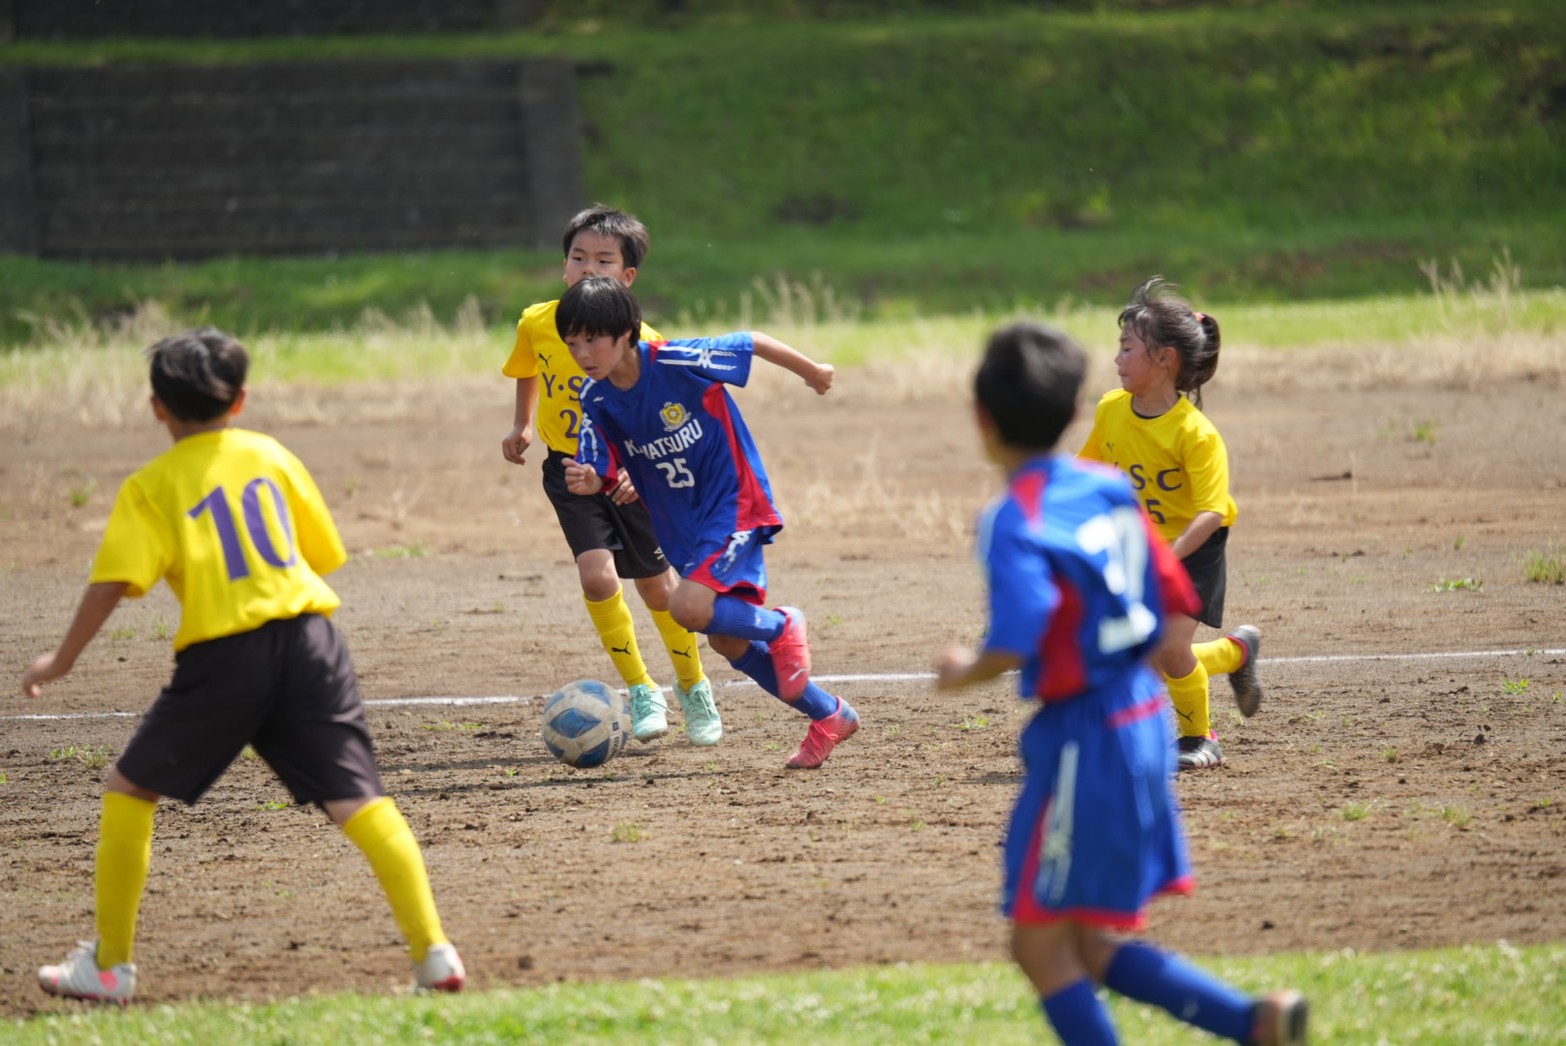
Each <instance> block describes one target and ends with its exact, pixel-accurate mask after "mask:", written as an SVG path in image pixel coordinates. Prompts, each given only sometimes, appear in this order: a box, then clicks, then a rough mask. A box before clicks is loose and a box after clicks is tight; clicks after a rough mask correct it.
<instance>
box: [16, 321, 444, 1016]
mask: <svg viewBox="0 0 1566 1046" xmlns="http://www.w3.org/2000/svg"><path fill="white" fill-rule="evenodd" d="M147 355H148V358H149V359H150V361H151V379H152V411H153V414H154V415H155V416H156V417H157V419H158V421H159V422H160V423H161V424H162V425H163V427H164V428H165V429H167V430H168V433H169V436H170V437H172V439H173V440H174V446H172V447H171V448H169V449H168V450H167V451H165V452H164V453H163V454H161V455H159V456H158V457H157V458H154V459H153V460H152V461H151V462H149V463H148V464H147V465H145V466H143V467H142V468H141V469H140V470H138V471H137V472H136V473H135V474H133V475H132V476H131V477H130V478H129V479H127V480H126V481H125V483H124V484H123V485H122V486H121V487H120V491H119V494H118V495H117V496H116V497H115V499H114V510H113V511H112V512H111V513H110V515H109V523H108V526H107V528H106V529H105V530H104V533H103V539H102V541H101V542H100V544H99V547H98V554H97V557H96V558H95V559H94V560H93V565H92V575H91V578H90V580H89V582H88V585H87V590H86V592H84V593H83V594H82V598H81V603H80V605H79V606H78V608H77V611H76V616H75V618H74V619H73V620H72V622H71V624H70V626H69V627H68V628H67V629H66V632H65V636H64V638H63V639H61V640H60V644H59V646H58V647H57V648H56V649H55V650H54V651H53V652H52V653H48V654H44V655H43V656H42V657H39V658H38V659H37V660H36V661H34V662H33V663H32V665H30V666H29V667H28V669H27V671H26V672H24V673H23V674H22V692H23V693H25V694H27V695H28V696H29V697H37V696H39V693H40V688H41V687H42V686H43V685H44V684H46V683H49V682H51V681H53V680H55V679H59V678H60V677H61V676H64V675H65V674H66V673H68V672H70V671H71V669H72V668H73V667H74V666H75V664H76V659H77V657H78V656H79V655H80V654H81V652H82V650H83V649H84V648H85V647H86V646H87V644H88V642H89V641H91V639H92V638H93V636H94V635H96V634H97V633H98V631H99V629H101V628H102V627H103V625H104V623H105V622H106V621H107V620H108V619H109V615H110V614H112V613H113V612H114V608H115V607H116V606H118V605H119V602H120V600H121V599H123V598H125V597H127V596H130V597H132V598H134V597H137V596H141V595H144V594H145V593H146V592H147V590H148V589H150V588H152V587H153V586H154V585H156V584H157V583H158V582H159V581H160V580H163V581H167V582H168V585H169V588H170V589H172V590H173V592H174V595H175V596H176V597H178V599H179V601H180V623H179V630H178V632H176V633H175V635H174V663H175V664H174V676H173V678H172V679H171V680H170V681H169V684H168V686H166V687H165V688H164V689H163V692H162V693H160V694H159V695H158V698H157V700H156V701H154V702H153V704H152V707H151V708H150V709H149V710H148V711H147V714H146V715H145V716H144V717H142V720H141V725H140V726H138V727H137V728H136V732H135V734H134V735H132V737H131V739H130V742H129V743H128V744H127V745H126V746H125V751H124V752H122V753H121V754H120V757H119V759H118V760H117V761H116V762H115V764H114V766H113V767H112V768H111V769H110V770H109V774H108V780H107V782H106V783H105V786H104V793H103V809H102V814H101V817H100V820H99V827H98V849H97V856H96V863H95V876H94V884H95V894H96V899H97V909H96V923H97V931H98V935H97V939H96V940H95V941H88V942H84V943H83V944H82V946H81V947H79V948H77V949H76V950H74V951H72V952H71V953H70V955H69V956H67V957H66V959H65V961H64V962H62V963H59V964H57V965H50V966H44V967H41V968H40V969H39V971H38V982H39V984H40V985H41V986H42V987H43V990H44V991H46V992H48V993H49V994H51V995H59V996H64V997H66V998H72V999H85V1000H88V1001H91V1002H106V1003H117V1004H119V1005H121V1006H124V1005H125V1004H126V1003H128V1002H129V1001H130V999H131V996H132V995H133V994H134V992H135V989H136V966H135V964H134V963H132V962H131V958H132V949H133V946H134V943H135V937H136V918H137V913H138V911H139V909H140V906H141V897H142V892H143V890H144V889H145V887H146V884H147V875H148V871H149V869H150V866H151V863H152V827H153V811H154V810H155V809H156V807H157V803H158V800H159V799H160V798H161V797H163V796H172V797H173V798H175V799H179V800H182V801H184V802H185V803H187V804H189V805H192V806H194V805H195V803H196V801H197V800H198V799H200V798H201V796H202V795H204V794H205V793H206V791H207V789H209V788H210V787H212V785H213V783H214V782H215V781H216V780H217V779H218V777H219V776H221V775H222V773H223V771H224V770H226V769H228V766H229V764H230V763H232V762H233V761H234V760H235V759H237V758H238V757H239V753H240V752H241V751H242V750H243V749H244V747H245V746H246V745H251V746H253V747H254V749H255V751H256V753H257V754H258V755H259V756H260V757H261V758H262V759H263V760H265V761H266V763H267V765H268V766H270V767H271V768H272V769H273V770H274V771H275V772H276V773H277V776H278V777H279V778H281V779H282V781H283V783H284V784H286V785H287V786H288V790H289V791H290V792H291V793H293V796H294V800H295V801H296V802H298V803H300V804H301V805H302V804H304V803H315V804H316V805H317V806H319V807H320V808H321V809H322V810H323V811H325V813H326V815H327V816H328V817H330V818H331V819H332V821H333V822H334V823H335V824H337V826H338V827H340V828H341V829H342V830H343V833H344V834H345V835H347V836H348V838H349V839H350V840H352V842H353V843H354V845H355V846H357V847H358V848H359V850H360V851H361V852H362V853H363V854H364V855H365V857H366V858H367V859H368V860H369V862H370V867H371V869H372V870H373V871H374V872H375V876H376V878H377V879H378V880H379V881H380V884H381V889H382V891H383V892H384V893H385V894H386V898H387V900H388V901H390V902H391V907H392V915H393V916H394V918H395V919H396V922H397V926H398V928H399V929H400V930H401V931H402V933H403V937H404V938H405V939H406V940H407V942H408V950H409V954H410V957H411V958H412V959H413V970H414V985H415V987H416V988H418V989H420V990H429V991H458V990H460V989H461V988H462V985H463V982H464V979H465V977H466V971H465V970H464V968H463V965H462V959H461V958H460V957H459V956H458V955H457V949H456V948H454V947H453V946H452V944H451V941H450V940H448V939H447V937H446V934H445V932H444V931H443V930H442V929H441V924H440V916H439V914H438V913H437V912H436V910H435V899H434V897H433V895H432V894H431V892H430V883H429V876H428V874H427V872H426V870H425V866H424V857H423V855H422V853H421V851H420V849H419V844H418V842H417V840H415V839H414V837H413V832H412V830H411V829H409V827H408V822H407V821H406V820H404V819H403V816H402V814H401V812H399V811H398V809H397V804H396V802H395V801H393V800H392V799H391V797H390V796H388V795H387V794H386V788H385V786H384V785H383V784H382V782H381V776H380V772H379V770H377V768H376V764H375V751H374V748H373V746H372V744H371V740H370V730H369V725H368V723H367V722H366V720H365V715H364V702H363V700H362V699H361V697H360V694H359V684H358V681H357V680H356V678H355V676H354V669H353V660H352V658H351V657H349V654H348V648H347V646H346V645H345V644H344V643H343V641H342V637H341V636H340V635H339V634H338V632H337V629H336V628H335V627H334V626H333V625H332V621H331V615H332V612H333V611H334V610H336V609H337V607H338V604H339V603H340V600H339V599H338V598H337V594H336V593H335V592H333V591H332V589H331V587H330V586H328V585H327V583H326V582H325V581H323V580H322V578H321V575H323V574H327V573H330V572H331V571H333V570H335V569H337V568H338V567H340V566H342V565H343V564H344V563H345V562H347V560H348V554H347V552H346V551H344V549H343V543H342V539H341V538H340V537H339V536H338V534H337V527H336V525H335V524H333V522H332V516H331V513H330V512H329V511H328V510H327V507H326V502H325V501H324V500H323V499H322V498H321V492H320V490H319V489H318V488H317V487H316V485H315V481H314V480H313V479H312V478H311V477H310V473H309V472H308V471H307V470H306V469H305V467H304V465H303V464H301V463H300V461H299V459H298V458H296V457H294V456H293V455H292V454H291V453H289V452H288V450H286V449H285V448H284V447H283V446H282V444H280V443H278V442H277V441H276V440H274V439H272V438H271V437H270V436H265V435H262V434H261V433H259V432H249V431H246V430H244V429H241V428H238V427H237V426H233V425H231V424H230V423H231V422H232V421H233V420H234V418H235V417H237V416H238V414H239V412H240V409H241V408H242V407H243V406H244V403H245V375H246V372H247V370H248V368H249V357H248V355H247V354H246V352H245V349H244V346H242V345H240V344H239V342H237V341H235V340H234V339H233V338H231V337H229V336H228V335H226V334H224V333H223V332H221V331H218V330H214V329H212V328H210V327H208V328H204V329H202V330H196V331H190V332H187V333H185V334H182V335H176V336H174V337H171V338H165V339H163V340H162V341H160V342H158V343H157V344H155V345H153V346H152V347H151V348H150V349H148V350H147Z"/></svg>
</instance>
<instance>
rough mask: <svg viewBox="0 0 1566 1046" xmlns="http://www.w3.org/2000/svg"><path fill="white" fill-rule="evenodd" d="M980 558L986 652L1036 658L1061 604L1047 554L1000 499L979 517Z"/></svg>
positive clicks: (1020, 519)
mask: <svg viewBox="0 0 1566 1046" xmlns="http://www.w3.org/2000/svg"><path fill="white" fill-rule="evenodd" d="M979 558H980V561H981V562H982V563H983V564H984V567H985V571H986V573H987V575H988V578H987V580H988V582H989V584H988V588H989V596H990V605H989V633H988V635H987V636H986V637H985V640H984V649H985V650H986V651H999V652H1004V653H1008V654H1015V655H1017V656H1018V657H1021V658H1024V659H1029V658H1033V657H1036V656H1037V654H1038V651H1039V646H1040V642H1041V640H1042V639H1043V636H1044V633H1045V632H1046V631H1047V630H1048V628H1049V623H1050V620H1051V619H1052V618H1053V617H1054V614H1055V610H1056V608H1057V607H1058V606H1059V605H1060V590H1059V588H1058V587H1057V586H1056V584H1055V579H1054V576H1053V573H1052V571H1051V569H1050V563H1049V559H1048V558H1047V557H1045V556H1043V555H1040V554H1039V550H1038V548H1037V542H1035V541H1033V540H1032V539H1030V537H1029V535H1028V533H1027V528H1026V523H1025V522H1024V521H1023V519H1022V518H1021V513H1020V512H1018V511H1017V509H1016V507H1015V506H1014V505H1012V504H1011V503H1010V502H1008V501H1006V500H1004V499H1002V500H998V501H997V502H995V503H994V504H993V505H991V506H990V508H989V510H988V511H986V512H985V513H984V515H983V517H981V519H980V520H979Z"/></svg>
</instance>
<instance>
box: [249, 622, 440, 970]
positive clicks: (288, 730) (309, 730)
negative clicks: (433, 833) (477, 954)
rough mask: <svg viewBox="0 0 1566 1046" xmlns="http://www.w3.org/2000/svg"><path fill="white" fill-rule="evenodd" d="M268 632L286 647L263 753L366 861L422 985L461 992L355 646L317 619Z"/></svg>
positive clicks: (261, 733)
mask: <svg viewBox="0 0 1566 1046" xmlns="http://www.w3.org/2000/svg"><path fill="white" fill-rule="evenodd" d="M279 626H286V627H281V628H280V627H279ZM268 627H269V628H278V629H279V631H281V632H282V633H283V635H284V639H285V640H286V643H285V645H283V647H282V649H281V650H280V651H279V656H280V657H281V658H283V661H282V666H283V667H282V682H281V684H280V686H279V688H278V694H277V698H276V701H275V704H274V706H273V708H272V709H271V711H270V714H269V715H268V717H267V718H266V720H265V721H264V722H263V723H262V724H261V726H260V727H259V728H258V729H257V731H256V733H255V736H254V740H253V742H252V743H253V744H254V746H255V750H256V753H257V754H258V755H260V756H261V758H262V759H263V760H265V761H266V763H267V765H268V766H270V767H271V768H272V769H273V770H274V771H275V772H276V773H277V776H278V777H279V778H280V779H281V780H282V781H283V783H284V784H285V785H287V786H288V790H289V791H290V792H291V793H292V794H293V796H294V799H295V801H297V802H299V803H300V804H305V803H312V802H313V803H317V804H319V805H320V807H321V808H322V809H323V810H324V811H325V812H326V815H327V816H328V817H330V818H331V819H332V822H333V823H334V824H336V825H338V826H339V827H340V828H341V829H342V830H343V834H344V835H346V836H347V837H348V839H349V840H350V841H351V842H352V843H353V844H354V846H356V847H357V848H358V849H359V852H360V853H362V854H364V857H365V859H366V860H367V861H368V862H369V865H370V868H371V870H372V871H373V872H374V873H375V878H376V881H377V882H379V883H380V886H381V890H382V892H383V893H384V894H385V895H386V900H387V902H388V903H389V904H390V906H391V910H392V917H393V919H394V920H395V921H396V923H397V928H398V929H399V930H400V931H402V935H403V938H404V940H406V941H407V942H408V954H409V957H410V958H411V959H412V960H413V967H414V977H415V987H417V988H420V989H426V990H436V991H457V990H459V989H460V988H461V987H462V985H463V981H464V978H465V976H466V974H465V971H464V970H463V967H462V960H461V958H460V957H458V955H457V950H456V949H455V948H454V947H452V944H451V941H450V940H449V939H448V938H447V937H446V934H445V932H444V930H443V929H442V928H441V923H440V914H439V912H438V911H437V910H436V907H435V897H434V893H433V891H432V890H431V888H430V880H429V872H428V869H427V868H426V867H425V864H424V854H423V851H422V850H421V849H420V848H419V843H418V840H417V839H415V838H414V835H413V830H412V829H411V828H410V827H409V826H408V822H407V821H406V820H405V819H404V818H403V816H402V813H401V811H399V810H398V809H397V804H396V803H395V802H394V801H393V800H392V799H391V798H390V797H388V796H387V794H386V788H385V786H384V784H383V783H382V781H381V776H380V771H379V769H378V768H377V767H376V763H375V751H374V747H373V745H372V744H371V741H370V729H369V723H368V721H367V720H366V718H365V713H364V701H363V699H362V697H361V696H360V693H359V684H358V679H357V677H356V675H355V673H354V668H353V660H352V658H351V657H350V656H349V654H348V649H347V647H346V646H345V645H344V644H343V642H342V638H341V636H340V635H339V634H338V632H337V630H336V628H335V627H334V626H333V625H332V623H331V622H330V621H329V620H327V619H326V618H323V617H319V616H316V615H305V616H304V617H301V618H297V619H295V620H294V621H287V622H273V623H272V625H271V626H268Z"/></svg>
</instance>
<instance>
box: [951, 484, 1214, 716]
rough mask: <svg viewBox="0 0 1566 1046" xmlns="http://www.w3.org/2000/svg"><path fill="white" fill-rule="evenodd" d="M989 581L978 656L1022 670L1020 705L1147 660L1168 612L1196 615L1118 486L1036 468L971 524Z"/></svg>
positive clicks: (1079, 690) (1074, 691)
mask: <svg viewBox="0 0 1566 1046" xmlns="http://www.w3.org/2000/svg"><path fill="white" fill-rule="evenodd" d="M979 558H980V560H981V561H982V562H983V563H984V565H985V569H986V572H987V574H988V581H989V591H990V618H989V621H990V624H989V634H988V636H987V638H986V640H985V643H984V648H985V650H995V651H1005V652H1007V653H1011V654H1016V655H1018V656H1020V657H1022V658H1023V667H1022V693H1023V695H1024V696H1026V697H1037V698H1039V699H1040V700H1042V701H1063V700H1066V699H1068V698H1072V697H1076V696H1079V695H1083V694H1088V693H1091V692H1092V691H1094V690H1097V689H1099V688H1102V687H1104V686H1107V685H1110V684H1112V683H1114V682H1115V681H1117V680H1119V679H1121V678H1122V677H1123V676H1125V674H1126V673H1127V672H1130V671H1132V670H1134V669H1135V668H1136V667H1137V666H1139V665H1141V663H1142V662H1143V661H1144V660H1145V659H1146V658H1147V656H1148V654H1149V653H1151V652H1152V650H1153V648H1154V647H1155V646H1156V645H1157V643H1158V640H1159V637H1160V636H1161V635H1162V634H1163V620H1164V616H1165V614H1166V613H1167V612H1171V611H1178V612H1182V613H1190V614H1194V613H1196V612H1198V611H1199V610H1200V607H1199V605H1198V604H1196V602H1195V600H1196V595H1195V593H1194V592H1193V591H1192V589H1191V582H1190V579H1189V578H1188V577H1187V576H1186V574H1185V570H1184V569H1183V568H1182V567H1181V566H1180V564H1179V562H1178V561H1177V560H1176V559H1175V558H1174V554H1173V553H1172V552H1170V551H1169V547H1168V546H1167V545H1166V544H1165V543H1164V542H1163V541H1162V540H1161V539H1159V538H1158V536H1157V532H1156V531H1155V530H1154V529H1153V528H1152V526H1151V525H1150V523H1149V521H1148V518H1147V515H1146V513H1145V512H1144V511H1143V510H1142V507H1141V504H1140V503H1139V502H1138V501H1137V499H1136V495H1135V493H1134V492H1133V491H1132V490H1131V488H1130V486H1129V485H1128V484H1127V483H1126V481H1125V479H1124V477H1123V476H1121V475H1119V474H1118V473H1114V472H1112V471H1111V470H1109V469H1107V468H1102V467H1095V466H1092V465H1083V464H1082V463H1080V462H1073V461H1071V460H1069V459H1067V458H1065V457H1063V456H1059V455H1051V456H1041V457H1037V458H1034V459H1033V460H1032V461H1030V462H1028V464H1027V465H1025V466H1024V467H1023V468H1021V469H1020V470H1018V471H1017V472H1016V474H1014V475H1013V476H1012V477H1011V478H1010V480H1009V482H1008V485H1007V490H1006V492H1005V494H1003V495H1001V496H1000V497H998V498H996V499H995V500H994V501H993V502H991V503H990V505H989V506H988V507H987V508H986V509H985V511H984V514H983V515H982V516H981V517H980V519H979Z"/></svg>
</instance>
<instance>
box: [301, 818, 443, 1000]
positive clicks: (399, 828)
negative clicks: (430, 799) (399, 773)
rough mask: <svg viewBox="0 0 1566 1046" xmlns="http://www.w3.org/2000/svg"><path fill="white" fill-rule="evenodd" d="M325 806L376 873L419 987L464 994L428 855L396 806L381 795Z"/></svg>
mask: <svg viewBox="0 0 1566 1046" xmlns="http://www.w3.org/2000/svg"><path fill="white" fill-rule="evenodd" d="M321 805H322V807H323V809H325V810H326V814H327V816H328V817H330V818H331V819H332V821H333V822H334V823H335V824H336V825H338V827H340V828H341V829H342V830H343V834H344V835H346V836H347V837H348V839H349V841H351V842H352V843H353V844H354V846H356V847H358V848H359V852H360V853H362V854H364V857H365V860H366V861H368V862H369V864H370V869H371V871H373V872H374V873H375V879H376V881H377V882H378V883H380V885H381V892H382V893H384V894H385V895H386V901H387V903H388V904H390V905H391V910H392V918H393V919H394V920H395V921H396V923H397V929H398V930H400V931H402V936H403V939H404V940H405V941H407V942H408V956H409V958H411V959H412V960H413V967H414V979H415V982H416V987H418V988H420V989H423V990H426V991H460V990H461V988H462V985H463V982H464V980H465V978H466V971H465V970H464V969H463V967H462V959H461V958H460V957H459V956H458V955H457V949H456V948H455V947H454V946H453V945H452V943H451V941H450V940H449V939H447V937H446V934H445V931H444V930H442V928H441V924H440V913H439V912H438V911H437V910H436V908H435V893H434V891H433V890H432V889H431V888H430V878H429V870H428V869H427V868H426V867H425V864H424V853H423V851H422V850H421V849H420V848H419V841H418V840H417V839H415V838H414V835H413V829H412V828H410V827H409V826H408V822H407V820H406V819H405V818H404V817H403V816H402V811H400V810H399V809H397V804H396V802H395V801H394V800H392V799H391V797H389V796H384V795H382V796H361V797H357V798H353V799H339V800H327V801H326V802H324V803H322V804H321Z"/></svg>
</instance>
